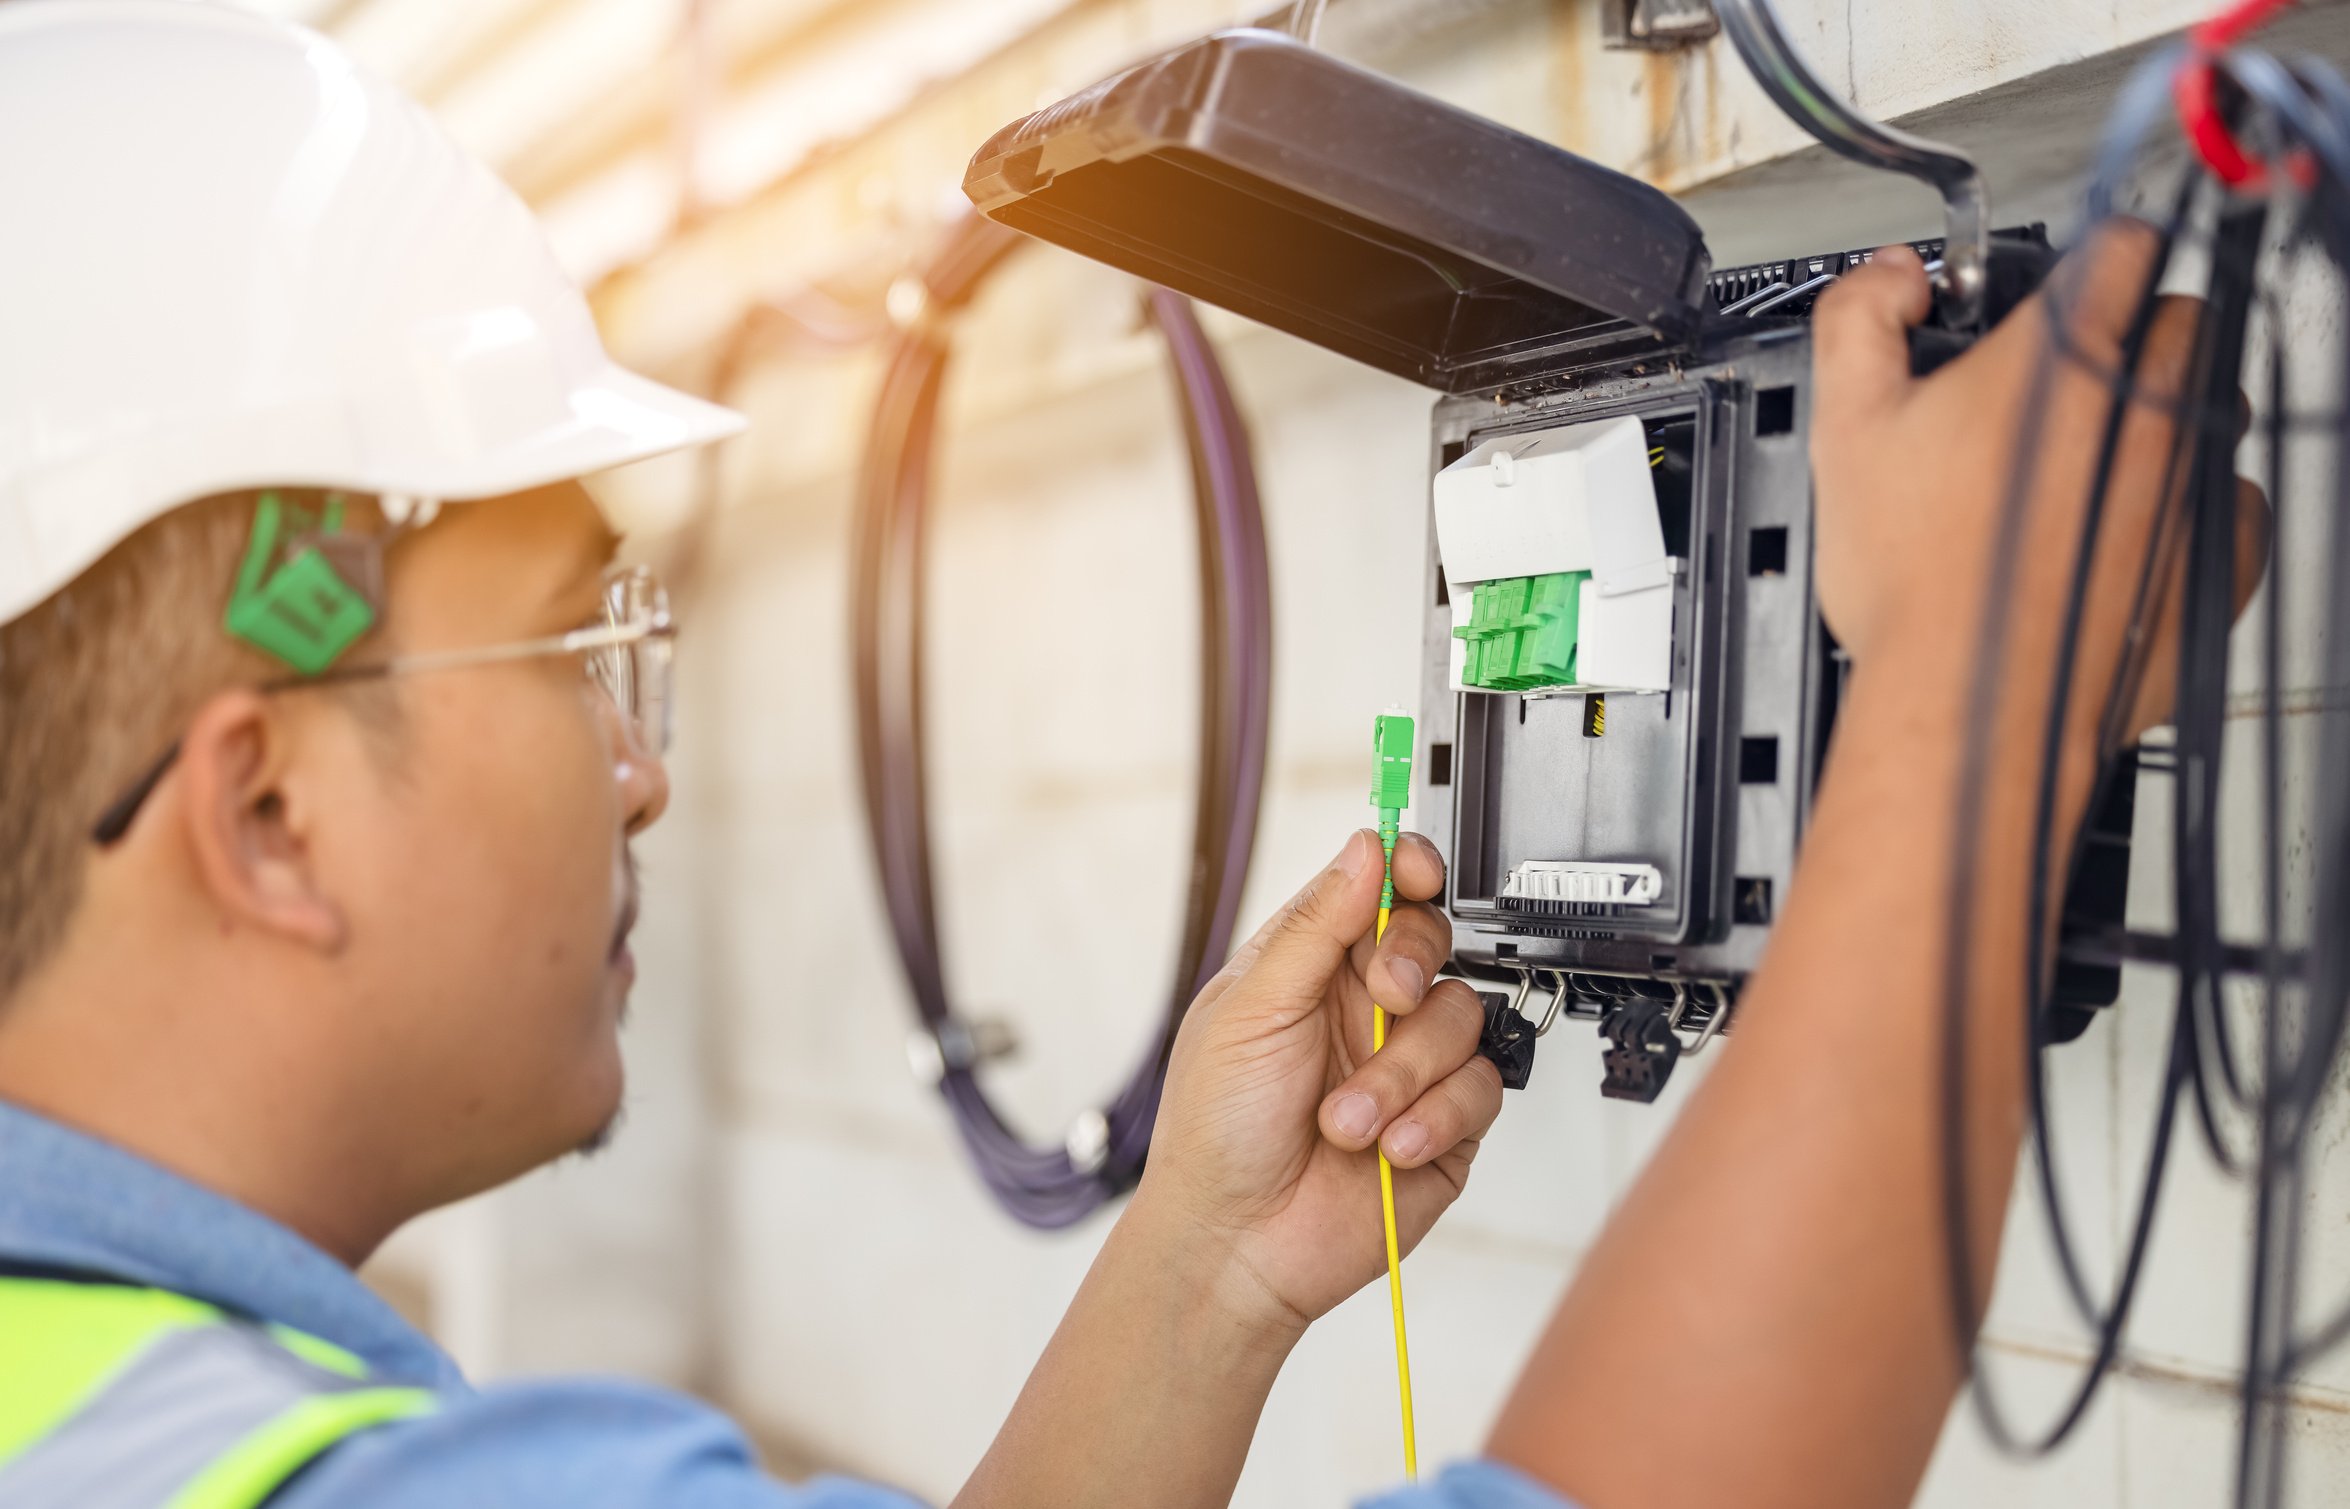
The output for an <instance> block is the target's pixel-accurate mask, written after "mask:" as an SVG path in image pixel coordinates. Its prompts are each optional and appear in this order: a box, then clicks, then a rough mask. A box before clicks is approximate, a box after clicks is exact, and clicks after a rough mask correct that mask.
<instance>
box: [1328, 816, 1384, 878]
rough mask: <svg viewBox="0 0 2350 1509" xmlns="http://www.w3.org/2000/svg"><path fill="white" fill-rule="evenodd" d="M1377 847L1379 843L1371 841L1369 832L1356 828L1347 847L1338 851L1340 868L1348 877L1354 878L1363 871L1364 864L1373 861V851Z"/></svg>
mask: <svg viewBox="0 0 2350 1509" xmlns="http://www.w3.org/2000/svg"><path fill="white" fill-rule="evenodd" d="M1376 848H1377V845H1375V844H1373V843H1372V842H1370V839H1369V836H1368V835H1367V834H1365V833H1364V832H1363V831H1362V830H1361V829H1359V828H1358V829H1356V830H1355V833H1354V836H1353V837H1351V838H1349V839H1348V840H1347V841H1346V847H1345V848H1343V849H1341V850H1339V851H1338V868H1339V870H1340V871H1341V872H1342V873H1343V874H1344V875H1345V876H1346V878H1347V879H1349V880H1352V879H1354V878H1355V877H1356V876H1357V875H1360V874H1362V873H1363V866H1365V865H1367V864H1369V863H1370V862H1371V855H1372V852H1373V851H1374V850H1375V849H1376Z"/></svg>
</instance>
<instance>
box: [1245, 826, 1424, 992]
mask: <svg viewBox="0 0 2350 1509" xmlns="http://www.w3.org/2000/svg"><path fill="white" fill-rule="evenodd" d="M1379 860H1380V855H1379V835H1378V834H1376V833H1373V832H1371V831H1370V830H1369V829H1367V828H1365V829H1361V830H1359V831H1357V832H1356V833H1355V834H1354V835H1353V836H1351V837H1350V838H1348V839H1347V841H1346V847H1344V848H1343V849H1340V850H1339V851H1338V857H1337V858H1336V859H1334V860H1332V861H1331V862H1330V863H1329V865H1327V866H1326V867H1324V869H1323V870H1322V873H1321V874H1319V875H1316V876H1315V877H1314V878H1313V879H1312V880H1309V881H1307V882H1306V884H1305V888H1304V889H1303V890H1301V891H1299V892H1298V893H1297V894H1296V895H1295V896H1292V897H1291V898H1290V899H1289V904H1288V905H1286V906H1284V907H1282V908H1281V910H1280V911H1278V912H1275V913H1274V914H1273V916H1272V918H1271V919H1270V920H1268V921H1267V922H1266V923H1265V925H1264V926H1263V927H1261V928H1259V929H1257V934H1256V936H1255V937H1253V938H1251V939H1249V941H1248V943H1247V945H1246V946H1245V947H1243V948H1242V949H1241V950H1240V952H1238V953H1236V954H1234V955H1233V956H1232V960H1231V962H1230V963H1228V964H1226V965H1225V966H1224V968H1223V969H1222V970H1221V971H1219V972H1218V974H1217V980H1218V981H1219V982H1222V983H1223V984H1229V983H1231V982H1232V981H1235V980H1238V979H1239V978H1240V977H1241V976H1242V975H1243V974H1246V975H1248V976H1249V977H1250V978H1251V980H1253V981H1254V982H1256V984H1257V985H1258V986H1259V987H1260V988H1261V989H1262V990H1266V991H1270V992H1271V993H1272V994H1273V995H1274V996H1276V997H1281V996H1289V997H1293V998H1294V999H1295V1000H1296V1001H1297V1002H1299V1003H1301V1004H1311V1003H1312V1002H1314V1001H1317V1000H1319V999H1320V998H1321V994H1322V990H1323V988H1324V987H1325V986H1327V985H1328V984H1329V983H1330V977H1331V975H1332V974H1334V973H1335V972H1336V971H1337V970H1338V968H1339V967H1340V966H1341V965H1342V964H1344V963H1345V962H1346V953H1347V949H1348V948H1349V947H1351V946H1352V945H1353V943H1354V941H1355V940H1356V939H1358V938H1360V937H1362V936H1363V935H1364V934H1365V933H1368V932H1369V931H1371V926H1372V924H1373V923H1374V922H1375V921H1377V920H1378V916H1379V876H1380V862H1379ZM1222 994H1223V991H1222V989H1221V987H1220V986H1219V985H1217V984H1211V985H1210V987H1209V989H1208V990H1207V991H1203V992H1202V996H1203V998H1213V997H1215V996H1220V995H1222Z"/></svg>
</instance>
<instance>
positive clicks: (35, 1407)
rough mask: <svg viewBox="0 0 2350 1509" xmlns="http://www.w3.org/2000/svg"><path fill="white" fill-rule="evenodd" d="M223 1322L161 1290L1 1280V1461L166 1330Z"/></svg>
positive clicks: (47, 1429) (216, 1313) (45, 1430)
mask: <svg viewBox="0 0 2350 1509" xmlns="http://www.w3.org/2000/svg"><path fill="white" fill-rule="evenodd" d="M219 1319H220V1312H219V1311H218V1310H215V1309H214V1308H213V1307H212V1306H210V1305H207V1304H204V1303H202V1302H200V1301H198V1300H192V1299H189V1298H187V1297H186V1296H185V1295H180V1294H172V1293H168V1292H166V1291H164V1290H161V1289H129V1288H116V1287H113V1286H110V1285H99V1284H79V1283H67V1282H60V1281H58V1280H54V1279H29V1278H5V1279H0V1463H5V1462H7V1461H8V1460H10V1459H11V1458H13V1457H15V1456H17V1455H18V1454H19V1453H21V1452H22V1451H24V1449H25V1448H26V1447H28V1446H30V1445H31V1444H32V1443H34V1442H35V1441H38V1440H39V1439H41V1437H43V1436H45V1435H47V1434H48V1433H49V1432H50V1431H52V1430H54V1429H56V1428H57V1426H58V1425H60V1424H62V1423H63V1422H64V1421H65V1420H66V1419H67V1418H68V1417H70V1416H71V1415H72V1414H73V1413H74V1411H75V1410H77V1409H79V1408H80V1407H81V1406H82V1404H83V1403H85V1402H86V1401H87V1400H88V1399H89V1398H90V1397H91V1396H92V1395H93V1394H95V1393H96V1392H97V1391H98V1390H99V1389H100V1388H102V1387H103V1386H104V1385H105V1384H106V1382H107V1380H109V1379H110V1378H112V1377H114V1376H115V1374H117V1373H118V1372H120V1371H121V1370H122V1368H123V1367H124V1366H125V1365H126V1364H128V1363H129V1362H130V1361H131V1360H132V1359H133V1358H135V1357H137V1356H138V1354H139V1353H140V1352H142V1351H144V1350H145V1349H146V1348H147V1346H148V1345H150V1344H151V1343H153V1342H154V1341H155V1339H156V1338H157V1337H159V1336H162V1335H164V1334H165V1333H166V1332H170V1331H176V1330H182V1329H185V1328H187V1327H190V1326H201V1325H209V1324H211V1323H213V1322H215V1321H217V1320H219Z"/></svg>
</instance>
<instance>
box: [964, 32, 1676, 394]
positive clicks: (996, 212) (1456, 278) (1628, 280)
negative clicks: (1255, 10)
mask: <svg viewBox="0 0 2350 1509" xmlns="http://www.w3.org/2000/svg"><path fill="white" fill-rule="evenodd" d="M963 188H964V192H965V193H967V194H968V195H969V196H970V198H971V201H972V203H974V204H976V205H977V206H978V207H979V208H980V209H981V211H983V212H984V213H986V214H987V215H988V216H989V217H990V218H992V219H995V220H999V221H1001V222H1003V223H1004V224H1006V225H1010V226H1015V227H1017V228H1019V229H1021V230H1024V231H1028V232H1031V233H1032V234H1034V235H1037V236H1040V237H1042V238H1043V239H1045V240H1047V241H1051V242H1054V243H1056V244H1058V245H1061V246H1066V247H1068V248H1070V249H1072V250H1074V251H1079V252H1083V253H1084V254H1085V255H1087V256H1089V257H1092V258H1094V259H1096V260H1098V261H1102V262H1107V263H1109V264H1110V265H1111V266H1113V267H1119V268H1123V269H1125V270H1126V271H1128V272H1131V273H1133V274H1135V275H1136V276H1137V277H1141V278H1147V279H1149V280H1150V281H1152V282H1154V283H1160V284H1163V285H1165V286H1166V287H1169V288H1172V289H1175V290H1176V291H1177V292H1180V293H1186V294H1190V295H1191V296H1193V297H1194V298H1199V299H1204V300H1206V301H1207V302H1209V303H1211V304H1218V305H1221V306H1223V307H1224V308H1226V309H1231V310H1235V311H1237V312H1239V313H1241V314H1245V315H1247V316H1249V317H1250V318H1251V319H1255V320H1261V321H1263V322H1264V323H1265V324H1268V325H1271V326H1273V327H1274V328H1276V329H1279V330H1286V331H1288V332H1289V333H1290V334H1292V335H1297V336H1302V337H1303V338H1305V339H1306V340H1309V341H1312V342H1313V343H1314V344H1315V345H1318V346H1325V347H1327V348H1329V349H1330V350H1333V351H1337V352H1340V353H1342V354H1344V355H1347V356H1351V357H1353V358H1355V359H1356V360H1358V361H1362V362H1367V363H1369V364H1370V365H1372V366H1374V367H1378V368H1381V369H1383V370H1385V371H1388V372H1393V373H1395V374H1397V375H1398V376H1402V377H1408V378H1410V379H1412V380H1413V381H1415V382H1419V383H1423V384H1425V385H1427V386H1428V387H1431V388H1435V389H1437V390H1438V391H1439V392H1444V393H1466V392H1471V391H1474V390H1476V389H1479V388H1487V387H1492V386H1495V385H1497V384H1499V383H1503V382H1507V381H1509V380H1510V379H1511V378H1513V377H1517V376H1522V375H1525V374H1528V373H1531V372H1536V371H1541V370H1545V369H1548V368H1551V367H1555V366H1556V365H1557V364H1558V362H1559V361H1560V359H1561V358H1562V357H1563V356H1564V355H1565V354H1566V353H1567V352H1569V351H1571V350H1572V349H1574V348H1575V346H1576V345H1578V344H1579V343H1582V342H1584V341H1587V340H1588V339H1589V338H1591V337H1593V336H1605V335H1608V334H1612V333H1615V332H1616V331H1618V330H1619V329H1620V327H1621V325H1623V324H1627V323H1628V324H1631V325H1636V326H1639V327H1640V328H1642V329H1643V330H1645V331H1648V332H1650V333H1652V334H1654V335H1657V336H1661V337H1663V338H1665V339H1667V340H1685V339H1687V338H1689V337H1691V336H1693V335H1695V334H1696V333H1697V328H1698V326H1699V324H1700V323H1701V322H1702V321H1703V319H1704V317H1705V313H1706V308H1707V299H1706V275H1707V272H1708V271H1709V270H1710V266H1711V263H1710V261H1709V259H1708V256H1707V253H1706V249H1705V238H1704V236H1703V235H1702V234H1700V232H1699V231H1698V228H1697V222H1696V221H1694V220H1692V219H1690V218H1689V216H1688V214H1687V213H1686V212H1685V211H1683V210H1682V209H1681V207H1680V206H1679V205H1677V204H1675V203H1674V202H1673V201H1672V200H1671V199H1669V198H1667V197H1666V196H1665V195H1663V194H1660V193H1658V192H1657V191H1656V190H1655V189H1653V188H1651V187H1649V186H1648V185H1647V184H1644V183H1642V182H1640V181H1639V180H1638V179H1635V178H1628V177H1626V176H1625V175H1623V174H1621V173H1617V172H1613V171H1610V170H1609V169H1606V168H1603V167H1600V166H1599V165H1598V164H1596V163H1592V162H1588V161H1585V160H1584V159H1582V158H1580V157H1576V156H1574V155H1572V154H1570V153H1566V152H1561V151H1560V150H1559V149H1558V148H1556V147H1553V146H1551V145H1550V144H1548V143H1547V142H1542V141H1538V140H1536V139H1535V138H1533V137H1531V136H1526V135H1524V134H1522V133H1520V132H1516V131H1512V130H1510V129H1509V128H1508V127H1506V126H1501V125H1497V124H1495V123H1494V122H1492V121H1489V120H1486V119H1484V118H1482V117H1480V116H1476V115H1471V114H1469V113H1468V112H1467V111H1463V110H1456V109H1454V108H1453V107H1452V106H1450V105H1447V104H1444V103H1443V102H1441V101H1439V100H1434V99H1430V98H1429V97H1427V96H1426V95H1423V94H1420V93H1417V92H1416V91H1414V90H1411V89H1407V88H1405V87H1404V86H1402V85H1401V84H1398V83H1396V82H1394V81H1393V80H1391V79H1387V78H1383V77H1381V76H1380V75H1378V74H1375V73H1369V72H1366V71H1364V70H1362V69H1360V68H1356V67H1354V66H1352V65H1350V64H1347V63H1343V62H1340V61H1339V60H1337V59H1336V58H1333V57H1331V56H1330V55H1329V54H1327V53H1322V52H1317V51H1315V50H1314V49H1312V48H1309V47H1305V46H1302V45H1300V44H1299V43H1297V42H1295V41H1293V40H1291V39H1290V38H1288V37H1286V36H1283V35H1281V34H1280V33H1278V32H1270V31H1253V30H1239V31H1227V32H1219V33H1217V34H1216V35H1214V36H1211V37H1208V38H1206V39H1204V40H1202V41H1199V42H1195V43H1192V44H1191V45H1189V46H1186V47H1181V48H1178V49H1176V50H1175V51H1173V52H1170V53H1167V54H1165V55H1164V56H1162V57H1158V58H1154V59H1152V60H1151V61H1149V62H1147V63H1144V64H1141V65H1140V66H1138V67H1135V68H1132V69H1129V70H1128V71H1126V72H1124V73H1121V74H1118V75H1116V76H1115V77H1113V78H1109V79H1105V80H1104V81H1102V82H1101V83H1099V84H1096V85H1094V86H1093V87H1092V88H1091V89H1088V90H1085V91H1084V92H1082V93H1080V94H1076V95H1073V96H1071V97H1070V98H1068V99H1066V100H1063V101H1062V102H1061V103H1059V104H1057V105H1054V106H1052V107H1051V108H1050V109H1047V110H1042V111H1039V112H1038V113H1036V114H1035V115H1032V116H1030V117H1028V118H1027V119H1025V120H1022V121H1019V122H1016V123H1014V124H1013V125H1010V126H1007V127H1006V128H1004V129H1003V130H1002V131H999V132H997V133H996V134H995V136H994V137H993V138H991V139H990V140H989V141H988V143H987V144H986V145H985V146H983V147H981V148H980V149H979V152H978V155H977V156H976V157H974V158H973V159H972V162H971V166H970V169H969V171H968V172H967V173H966V174H965V175H964V179H963Z"/></svg>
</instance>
